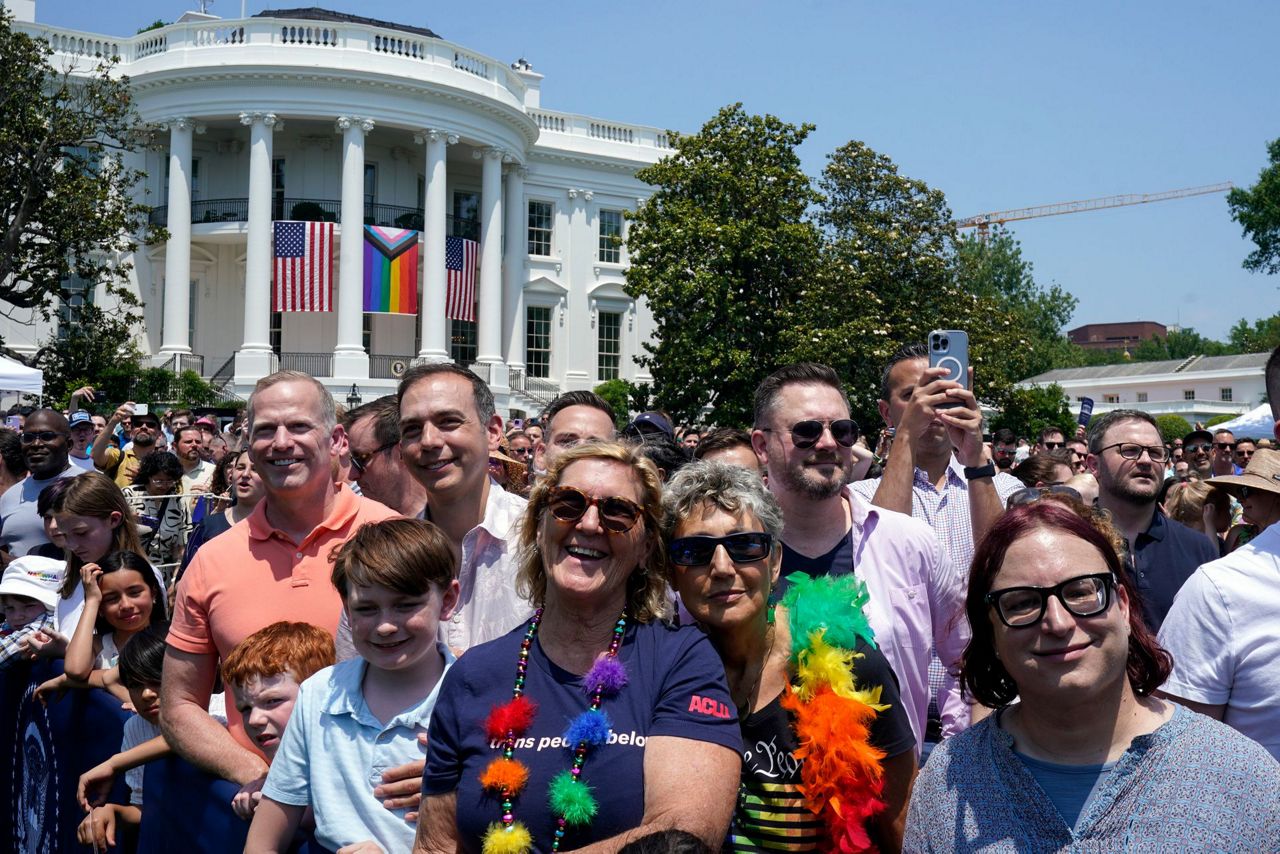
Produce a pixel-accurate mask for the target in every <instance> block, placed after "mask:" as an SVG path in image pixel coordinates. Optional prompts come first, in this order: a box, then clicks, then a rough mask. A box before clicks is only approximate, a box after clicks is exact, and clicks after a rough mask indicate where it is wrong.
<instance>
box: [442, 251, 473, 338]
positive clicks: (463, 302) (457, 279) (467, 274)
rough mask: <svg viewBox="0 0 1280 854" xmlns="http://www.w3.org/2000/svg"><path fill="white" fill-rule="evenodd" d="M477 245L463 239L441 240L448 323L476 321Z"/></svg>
mask: <svg viewBox="0 0 1280 854" xmlns="http://www.w3.org/2000/svg"><path fill="white" fill-rule="evenodd" d="M479 255H480V244H479V243H476V242H475V241H474V240H467V239H466V238H464V237H446V238H445V239H444V268H445V275H446V277H447V279H448V283H449V289H448V296H447V297H446V298H445V308H444V316H445V317H448V318H450V319H451V320H470V321H471V322H473V323H474V322H475V319H476V261H477V260H478V259H479Z"/></svg>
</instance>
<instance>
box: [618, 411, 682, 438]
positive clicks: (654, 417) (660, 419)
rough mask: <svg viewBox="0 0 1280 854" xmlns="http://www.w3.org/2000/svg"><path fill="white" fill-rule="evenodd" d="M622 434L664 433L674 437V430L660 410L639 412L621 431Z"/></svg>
mask: <svg viewBox="0 0 1280 854" xmlns="http://www.w3.org/2000/svg"><path fill="white" fill-rule="evenodd" d="M622 433H623V435H624V436H626V435H631V436H637V435H638V436H643V435H645V434H646V433H666V434H667V435H668V436H669V437H671V438H672V439H674V438H675V437H676V431H675V429H674V428H672V426H671V422H670V421H668V420H667V416H665V415H663V414H662V413H661V412H641V413H640V414H639V415H637V416H636V417H635V420H633V421H632V422H631V423H630V424H628V425H627V426H626V428H625V429H623V431H622Z"/></svg>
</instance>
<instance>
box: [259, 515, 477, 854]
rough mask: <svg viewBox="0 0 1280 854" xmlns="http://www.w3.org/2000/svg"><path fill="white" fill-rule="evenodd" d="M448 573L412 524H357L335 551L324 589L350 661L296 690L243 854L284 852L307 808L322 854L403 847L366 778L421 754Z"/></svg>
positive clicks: (437, 674) (431, 539)
mask: <svg viewBox="0 0 1280 854" xmlns="http://www.w3.org/2000/svg"><path fill="white" fill-rule="evenodd" d="M455 565H456V559H455V557H454V553H453V549H452V547H451V546H450V545H449V541H448V540H447V539H446V538H445V536H444V534H443V533H442V532H441V531H440V529H439V528H437V527H436V526H435V525H433V524H431V523H430V522H423V521H421V520H418V519H388V520H386V521H383V522H377V523H373V524H369V525H365V526H364V527H363V528H361V529H360V530H359V531H357V532H356V535H355V536H354V537H352V538H351V539H350V540H349V541H348V542H347V543H346V545H344V546H343V547H342V549H341V550H340V551H338V552H337V553H336V556H335V559H334V567H333V586H334V587H336V588H338V593H339V594H340V595H341V596H342V602H343V608H344V609H345V611H346V613H347V617H348V619H349V620H350V621H351V637H352V641H353V642H354V643H355V647H356V651H357V652H358V653H359V654H360V658H355V659H351V660H349V661H344V662H342V663H340V664H338V665H336V666H334V667H327V668H325V669H324V670H321V671H319V672H318V673H316V674H315V675H314V676H312V677H311V678H310V679H308V680H306V681H305V682H304V683H303V684H302V687H301V690H300V691H299V693H298V699H297V701H296V702H295V704H294V707H293V715H292V717H291V718H290V720H289V726H288V728H287V729H286V730H285V731H284V737H283V739H282V740H281V742H280V747H279V749H278V750H277V751H276V755H275V759H274V760H273V761H272V763H271V770H270V772H269V773H268V774H267V781H266V784H265V785H264V786H263V787H262V801H261V802H260V803H259V805H258V809H257V812H256V813H255V814H254V817H253V825H252V826H251V827H250V828H249V839H248V842H247V843H246V844H245V849H244V850H245V851H246V852H270V851H285V850H287V849H288V846H289V843H290V841H291V840H292V838H293V834H294V832H295V830H296V829H297V827H298V824H299V822H300V821H301V820H302V816H303V814H304V813H305V811H306V808H307V807H308V806H311V807H312V808H313V809H314V810H315V819H316V840H317V841H318V842H319V843H320V844H321V846H322V847H324V848H326V849H328V850H330V851H337V850H339V849H341V850H343V851H347V850H359V851H360V852H362V854H368V852H373V851H387V852H399V851H408V850H409V849H410V848H412V847H413V834H414V828H413V826H412V825H411V824H409V823H408V822H406V821H405V812H406V811H405V810H396V811H392V810H388V809H386V808H385V807H384V806H383V805H382V802H381V801H380V800H378V799H377V798H375V797H374V795H373V787H374V784H373V783H371V782H370V781H371V780H375V779H377V778H378V776H379V775H380V773H381V772H382V770H383V769H386V768H394V767H396V766H398V765H403V764H406V763H408V762H413V761H415V760H419V759H421V758H422V757H423V753H424V749H423V746H422V743H421V741H420V736H421V735H422V734H423V733H425V732H426V730H427V722H428V720H429V719H430V718H431V710H432V709H433V708H434V707H435V700H436V695H437V693H438V688H439V684H440V679H441V677H442V676H443V675H444V672H445V670H446V669H447V667H448V666H449V664H450V663H451V662H452V660H453V656H452V655H451V654H450V653H449V651H448V649H447V648H446V647H445V646H444V645H443V644H441V643H439V642H438V640H437V632H438V629H439V625H440V621H442V620H447V619H449V616H450V615H451V614H452V613H453V609H454V606H455V605H456V604H457V602H458V582H457V581H456V580H455V579H454V569H455ZM346 846H351V848H350V849H349V848H347V847H346Z"/></svg>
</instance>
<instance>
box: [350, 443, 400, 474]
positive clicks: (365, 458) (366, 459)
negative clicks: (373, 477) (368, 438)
mask: <svg viewBox="0 0 1280 854" xmlns="http://www.w3.org/2000/svg"><path fill="white" fill-rule="evenodd" d="M399 444H400V440H399V439H397V440H396V441H394V442H388V443H387V444H385V445H381V446H379V447H377V448H374V449H373V450H372V451H370V452H369V453H367V454H357V453H356V452H355V451H352V452H351V465H353V466H355V468H356V471H358V472H360V474H364V473H365V470H366V469H367V468H369V463H371V462H373V458H374V457H376V456H377V455H378V454H381V453H382V452H383V451H387V450H390V449H391V448H394V447H395V446H396V445H399Z"/></svg>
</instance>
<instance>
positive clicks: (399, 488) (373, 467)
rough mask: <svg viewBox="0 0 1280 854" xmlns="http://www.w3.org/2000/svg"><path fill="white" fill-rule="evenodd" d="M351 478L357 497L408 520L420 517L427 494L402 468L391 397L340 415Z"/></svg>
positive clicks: (395, 403) (397, 420) (394, 402)
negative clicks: (358, 495)
mask: <svg viewBox="0 0 1280 854" xmlns="http://www.w3.org/2000/svg"><path fill="white" fill-rule="evenodd" d="M342 426H343V427H344V428H346V431H347V443H348V446H349V453H350V456H351V475H352V477H353V479H354V480H355V482H356V483H358V484H359V485H360V494H361V495H363V496H364V497H366V498H372V499H373V500H374V501H378V502H380V503H382V504H385V505H386V506H388V507H390V508H391V509H392V510H395V511H396V512H397V513H399V514H401V515H402V516H408V517H410V518H413V517H418V516H421V515H422V508H424V507H426V506H427V491H426V489H424V488H423V486H422V484H421V483H419V482H418V480H417V479H416V478H414V477H413V476H412V475H411V474H409V470H408V469H407V468H406V467H405V464H404V456H403V455H402V454H401V451H400V403H399V401H397V400H396V396H395V395H394V394H388V395H386V396H384V397H380V398H378V399H377V400H374V401H371V402H369V403H366V404H363V405H362V406H357V407H356V408H355V409H349V410H347V412H346V413H345V414H344V415H343V416H342Z"/></svg>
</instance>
